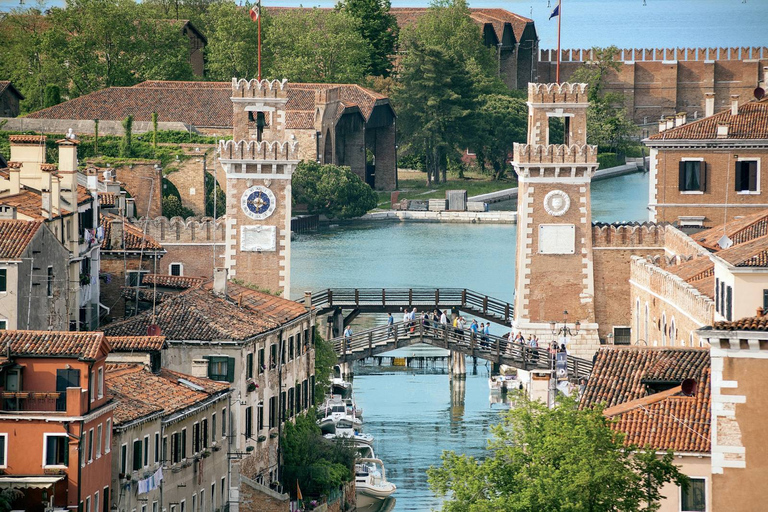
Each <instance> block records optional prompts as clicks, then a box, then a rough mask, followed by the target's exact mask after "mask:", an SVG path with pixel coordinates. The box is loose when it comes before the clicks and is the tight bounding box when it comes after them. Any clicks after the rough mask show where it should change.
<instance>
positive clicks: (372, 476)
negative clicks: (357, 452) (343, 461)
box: [355, 458, 397, 508]
mask: <svg viewBox="0 0 768 512" xmlns="http://www.w3.org/2000/svg"><path fill="white" fill-rule="evenodd" d="M355 490H356V498H357V507H358V508H362V507H368V506H371V505H375V504H376V503H378V502H382V501H384V500H386V499H387V498H389V497H390V496H391V495H392V494H393V493H394V492H395V491H396V490H397V487H396V486H395V484H393V483H392V482H388V481H387V476H386V471H385V469H384V463H383V462H381V460H380V459H373V458H370V459H368V458H366V459H359V460H358V461H357V462H356V463H355Z"/></svg>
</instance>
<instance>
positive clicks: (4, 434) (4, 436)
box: [0, 432, 8, 469]
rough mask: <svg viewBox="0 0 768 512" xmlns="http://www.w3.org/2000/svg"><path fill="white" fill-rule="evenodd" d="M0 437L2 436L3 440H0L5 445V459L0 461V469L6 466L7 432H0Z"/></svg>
mask: <svg viewBox="0 0 768 512" xmlns="http://www.w3.org/2000/svg"><path fill="white" fill-rule="evenodd" d="M0 437H2V438H3V441H0V442H2V443H3V445H4V446H5V449H4V450H3V453H4V454H5V460H3V461H0V469H5V468H7V467H8V433H7V432H3V433H0Z"/></svg>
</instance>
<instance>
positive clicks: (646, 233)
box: [592, 222, 668, 248]
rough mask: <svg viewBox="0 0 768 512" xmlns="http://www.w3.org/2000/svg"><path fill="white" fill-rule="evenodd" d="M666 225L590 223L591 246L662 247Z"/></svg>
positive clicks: (649, 223) (648, 223) (650, 223)
mask: <svg viewBox="0 0 768 512" xmlns="http://www.w3.org/2000/svg"><path fill="white" fill-rule="evenodd" d="M667 228H668V226H667V225H666V224H656V223H652V222H642V223H639V222H637V223H635V222H633V223H628V224H603V223H593V224H592V246H593V247H595V248H601V247H627V248H630V247H659V248H663V247H664V243H665V235H666V232H667Z"/></svg>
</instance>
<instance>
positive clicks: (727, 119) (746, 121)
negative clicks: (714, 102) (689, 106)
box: [648, 99, 768, 141]
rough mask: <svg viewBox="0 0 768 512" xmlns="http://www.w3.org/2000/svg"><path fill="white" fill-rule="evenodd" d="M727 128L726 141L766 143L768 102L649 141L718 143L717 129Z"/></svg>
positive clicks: (721, 114) (747, 105)
mask: <svg viewBox="0 0 768 512" xmlns="http://www.w3.org/2000/svg"><path fill="white" fill-rule="evenodd" d="M719 124H727V125H728V136H727V137H725V139H724V140H728V139H768V99H763V100H760V101H750V102H749V103H744V104H743V105H740V106H739V110H738V114H737V115H735V116H734V115H731V109H730V108H729V109H728V110H723V111H722V112H718V113H717V114H715V115H712V116H709V117H705V118H704V119H699V120H698V121H693V122H691V123H687V124H684V125H682V126H678V127H677V128H670V129H669V130H665V131H663V132H661V133H657V134H655V135H651V136H650V137H649V138H648V140H650V141H658V140H679V139H685V140H702V139H717V138H718V137H717V126H718V125H719Z"/></svg>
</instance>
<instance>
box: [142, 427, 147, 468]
mask: <svg viewBox="0 0 768 512" xmlns="http://www.w3.org/2000/svg"><path fill="white" fill-rule="evenodd" d="M141 467H143V468H148V467H149V434H147V435H146V436H144V440H143V443H142V445H141Z"/></svg>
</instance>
